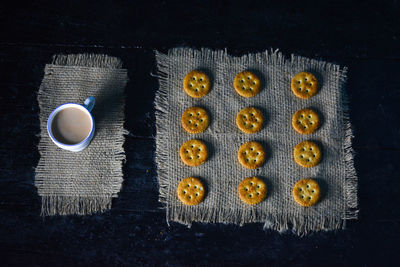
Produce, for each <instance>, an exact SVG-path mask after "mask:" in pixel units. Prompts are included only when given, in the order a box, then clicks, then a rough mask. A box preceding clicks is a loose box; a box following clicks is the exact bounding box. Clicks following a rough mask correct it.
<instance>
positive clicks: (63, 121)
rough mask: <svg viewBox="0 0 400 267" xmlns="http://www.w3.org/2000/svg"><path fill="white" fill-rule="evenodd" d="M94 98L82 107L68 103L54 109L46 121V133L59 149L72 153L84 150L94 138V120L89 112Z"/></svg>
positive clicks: (86, 101) (90, 98) (88, 99)
mask: <svg viewBox="0 0 400 267" xmlns="http://www.w3.org/2000/svg"><path fill="white" fill-rule="evenodd" d="M94 103H95V99H94V97H92V96H91V97H89V98H87V99H86V100H85V103H84V105H79V104H74V103H68V104H64V105H61V106H59V107H58V108H56V109H55V110H54V111H53V112H52V113H51V114H50V116H49V119H48V120H47V131H48V133H49V136H50V138H51V140H52V141H53V142H54V143H55V144H56V145H57V146H58V147H60V148H62V149H66V150H69V151H73V152H78V151H81V150H83V149H85V148H86V147H87V146H88V145H89V143H90V141H91V140H92V138H93V136H94V119H93V116H92V114H90V111H91V110H92V108H93V106H94Z"/></svg>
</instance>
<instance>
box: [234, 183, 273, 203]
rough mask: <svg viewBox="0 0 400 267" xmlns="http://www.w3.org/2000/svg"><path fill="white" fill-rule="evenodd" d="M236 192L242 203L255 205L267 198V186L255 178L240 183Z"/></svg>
mask: <svg viewBox="0 0 400 267" xmlns="http://www.w3.org/2000/svg"><path fill="white" fill-rule="evenodd" d="M238 191H239V197H240V199H241V200H242V201H243V202H244V203H246V204H250V205H255V204H258V203H260V202H261V201H263V200H264V198H265V197H266V196H267V185H266V184H265V183H264V181H263V180H261V179H259V178H257V177H249V178H246V179H244V180H243V181H242V182H241V183H240V185H239V187H238Z"/></svg>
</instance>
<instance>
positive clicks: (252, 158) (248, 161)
mask: <svg viewBox="0 0 400 267" xmlns="http://www.w3.org/2000/svg"><path fill="white" fill-rule="evenodd" d="M238 160H239V163H240V164H241V165H242V166H243V167H245V168H247V169H257V168H259V167H261V166H262V165H263V164H264V162H265V151H264V148H263V147H262V145H261V144H260V143H258V142H254V141H251V142H247V143H244V144H243V145H241V146H240V148H239V150H238Z"/></svg>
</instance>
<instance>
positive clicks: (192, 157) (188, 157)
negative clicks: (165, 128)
mask: <svg viewBox="0 0 400 267" xmlns="http://www.w3.org/2000/svg"><path fill="white" fill-rule="evenodd" d="M179 156H180V157H181V160H182V162H183V163H185V164H186V165H188V166H191V167H195V166H199V165H201V164H203V163H204V162H205V161H206V160H207V158H208V149H207V146H206V145H205V144H204V143H203V142H202V141H200V140H196V139H193V140H189V141H186V142H185V143H184V144H183V145H182V146H181V148H180V150H179Z"/></svg>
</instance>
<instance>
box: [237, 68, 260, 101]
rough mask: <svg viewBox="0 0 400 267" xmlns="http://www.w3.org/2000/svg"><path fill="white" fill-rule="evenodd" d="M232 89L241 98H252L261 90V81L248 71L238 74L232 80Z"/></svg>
mask: <svg viewBox="0 0 400 267" xmlns="http://www.w3.org/2000/svg"><path fill="white" fill-rule="evenodd" d="M233 87H234V88H235V90H236V92H237V93H238V94H239V95H241V96H243V97H253V96H255V95H256V94H258V92H260V89H261V80H260V79H259V78H258V76H257V75H255V74H254V73H252V72H250V71H242V72H239V73H238V74H237V75H236V76H235V79H234V80H233Z"/></svg>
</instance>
